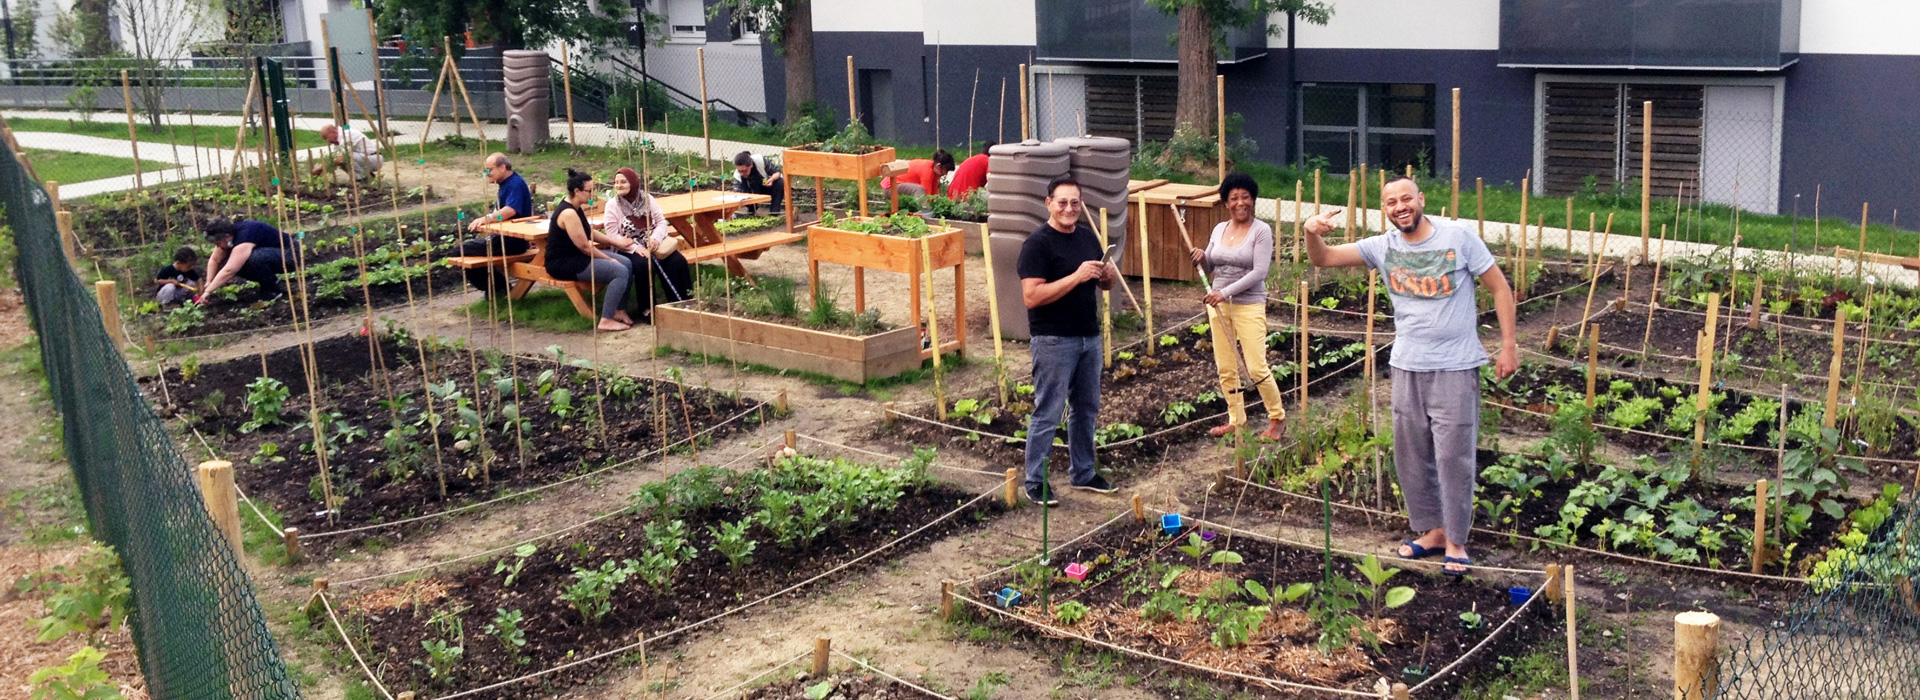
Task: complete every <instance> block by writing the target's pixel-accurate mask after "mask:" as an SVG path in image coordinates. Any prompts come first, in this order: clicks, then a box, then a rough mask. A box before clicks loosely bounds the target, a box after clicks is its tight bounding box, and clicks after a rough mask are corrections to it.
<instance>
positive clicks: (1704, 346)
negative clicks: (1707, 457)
mask: <svg viewBox="0 0 1920 700" xmlns="http://www.w3.org/2000/svg"><path fill="white" fill-rule="evenodd" d="M1719 330H1720V293H1719V292H1708V293H1707V329H1706V330H1705V331H1704V335H1703V336H1702V337H1703V338H1704V339H1705V340H1703V341H1702V342H1701V343H1700V348H1699V352H1698V357H1697V361H1698V362H1699V364H1700V393H1699V394H1698V395H1697V396H1696V397H1695V399H1694V406H1693V407H1694V409H1695V411H1694V416H1693V449H1694V450H1695V451H1696V452H1698V451H1699V449H1700V447H1701V446H1702V445H1704V444H1705V443H1706V441H1707V404H1708V402H1709V400H1710V399H1711V398H1712V396H1713V343H1714V338H1715V337H1717V334H1718V331H1719Z"/></svg>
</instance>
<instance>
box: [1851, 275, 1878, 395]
mask: <svg viewBox="0 0 1920 700" xmlns="http://www.w3.org/2000/svg"><path fill="white" fill-rule="evenodd" d="M1860 255H1861V256H1862V257H1865V256H1866V251H1861V252H1860ZM1860 307H1861V308H1860V352H1859V353H1858V354H1857V357H1858V359H1856V360H1854V363H1853V385H1852V386H1850V387H1848V388H1847V393H1848V394H1849V395H1850V396H1852V397H1853V401H1854V403H1855V404H1858V403H1859V402H1860V375H1861V373H1862V372H1863V371H1865V370H1866V368H1867V345H1868V344H1869V343H1870V342H1872V340H1873V280H1872V279H1871V278H1869V279H1868V280H1867V297H1866V299H1863V300H1862V301H1861V303H1860Z"/></svg>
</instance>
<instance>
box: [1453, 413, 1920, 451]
mask: <svg viewBox="0 0 1920 700" xmlns="http://www.w3.org/2000/svg"><path fill="white" fill-rule="evenodd" d="M1480 403H1483V404H1486V405H1488V406H1494V407H1497V408H1501V409H1505V410H1508V411H1513V412H1516V413H1524V414H1527V415H1530V416H1535V417H1539V418H1552V417H1553V414H1551V413H1541V412H1539V411H1534V410H1531V409H1526V408H1521V407H1519V406H1513V405H1509V404H1504V403H1500V402H1498V401H1495V400H1493V399H1485V398H1483V399H1481V400H1480ZM1593 427H1596V428H1606V429H1608V430H1614V431H1618V432H1623V433H1628V434H1631V435H1644V436H1647V437H1656V438H1660V439H1662V440H1668V441H1672V442H1692V441H1693V438H1688V437H1679V436H1675V435H1663V434H1660V433H1651V432H1647V431H1645V430H1639V429H1635V428H1622V427H1620V426H1617V425H1609V424H1606V423H1594V424H1593ZM1701 444H1703V445H1705V446H1708V447H1725V448H1732V449H1736V450H1747V451H1750V452H1768V453H1778V452H1779V448H1777V447H1753V446H1750V445H1736V444H1734V443H1730V442H1718V441H1707V442H1704V443H1701ZM1846 459H1857V460H1860V461H1862V462H1874V463H1879V464H1899V465H1905V466H1913V465H1914V462H1915V460H1910V459H1889V458H1886V457H1866V456H1851V455H1849V456H1847V457H1846Z"/></svg>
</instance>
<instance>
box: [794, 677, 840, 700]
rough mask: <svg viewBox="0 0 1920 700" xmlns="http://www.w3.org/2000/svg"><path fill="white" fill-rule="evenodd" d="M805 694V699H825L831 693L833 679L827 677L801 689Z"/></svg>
mask: <svg viewBox="0 0 1920 700" xmlns="http://www.w3.org/2000/svg"><path fill="white" fill-rule="evenodd" d="M801 690H802V692H805V693H806V694H807V700H827V697H828V696H830V695H833V680H832V679H828V680H824V681H820V682H819V683H815V684H813V685H810V686H807V687H805V688H802V689H801Z"/></svg>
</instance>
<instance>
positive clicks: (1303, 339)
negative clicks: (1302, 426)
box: [1299, 217, 1353, 419]
mask: <svg viewBox="0 0 1920 700" xmlns="http://www.w3.org/2000/svg"><path fill="white" fill-rule="evenodd" d="M1347 220H1348V221H1352V220H1353V218H1352V217H1348V218H1347ZM1299 354H1300V417H1301V418H1302V419H1305V418H1306V416H1307V281H1306V280H1300V353H1299Z"/></svg>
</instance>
